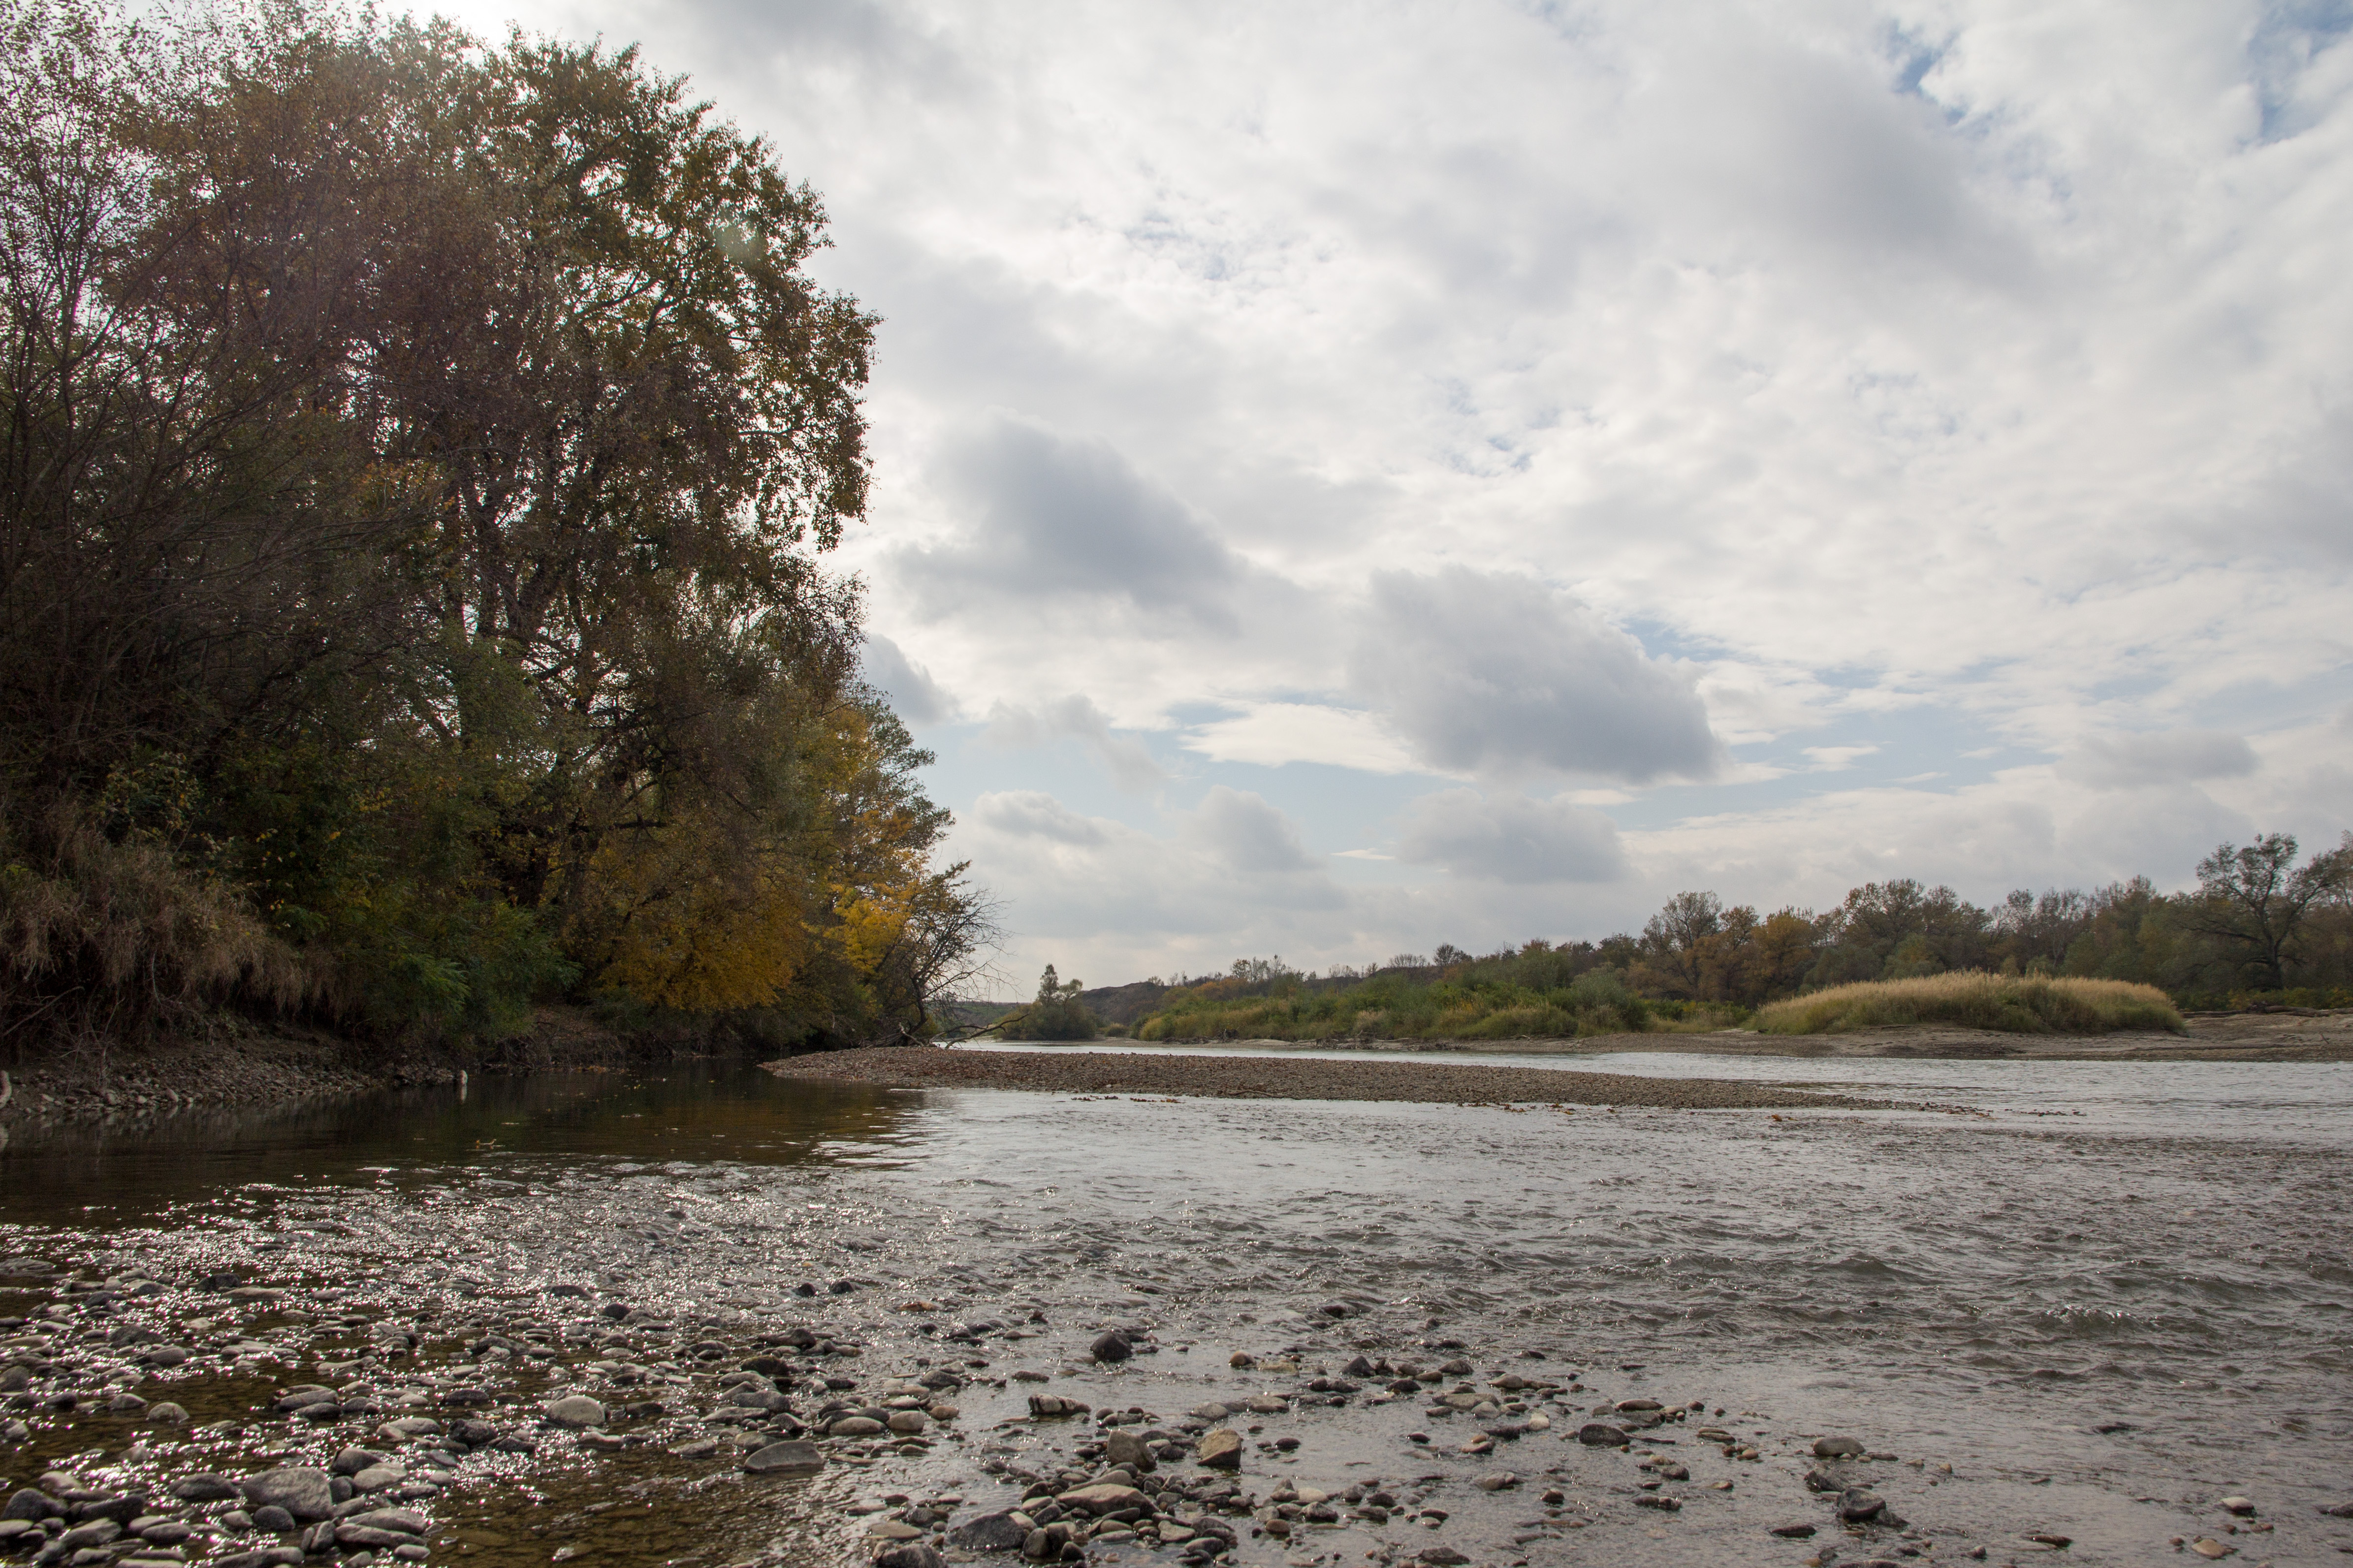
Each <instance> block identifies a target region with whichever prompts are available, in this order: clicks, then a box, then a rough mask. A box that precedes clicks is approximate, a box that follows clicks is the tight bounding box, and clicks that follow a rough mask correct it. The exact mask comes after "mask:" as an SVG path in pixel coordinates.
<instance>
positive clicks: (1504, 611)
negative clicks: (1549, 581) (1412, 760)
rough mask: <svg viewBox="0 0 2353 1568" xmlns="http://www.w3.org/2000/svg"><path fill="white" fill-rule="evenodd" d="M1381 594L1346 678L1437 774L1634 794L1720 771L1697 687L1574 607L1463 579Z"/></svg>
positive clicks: (1434, 579) (1491, 579)
mask: <svg viewBox="0 0 2353 1568" xmlns="http://www.w3.org/2000/svg"><path fill="white" fill-rule="evenodd" d="M1372 586H1373V592H1372V602H1371V604H1370V605H1369V606H1368V607H1367V608H1366V612H1365V614H1364V616H1363V617H1362V620H1361V622H1360V624H1359V626H1358V629H1357V634H1356V651H1355V653H1354V655H1353V657H1352V658H1351V660H1350V665H1349V670H1350V674H1351V675H1352V676H1353V677H1354V679H1355V680H1356V685H1357V686H1358V687H1359V688H1360V689H1362V690H1363V691H1365V692H1366V695H1367V696H1369V697H1370V698H1372V699H1373V700H1375V701H1377V702H1378V703H1379V704H1380V705H1381V706H1382V707H1383V708H1384V709H1385V710H1387V713H1388V719H1389V721H1390V722H1391V723H1393V724H1394V725H1396V727H1397V728H1398V731H1400V732H1401V733H1403V735H1404V736H1405V737H1406V739H1407V741H1408V742H1409V743H1410V744H1411V745H1412V746H1413V748H1414V751H1415V753H1416V754H1417V755H1418V756H1419V758H1420V759H1421V760H1422V761H1423V762H1424V763H1427V764H1429V765H1430V766H1431V767H1433V768H1436V769H1440V770H1442V771H1445V772H1450V773H1485V774H1493V775H1496V776H1501V777H1507V778H1508V777H1514V776H1525V774H1528V773H1535V772H1549V773H1567V774H1575V775H1584V776H1587V777H1595V778H1615V779H1624V780H1627V781H1629V782H1631V783H1636V784H1641V783H1647V782H1649V781H1651V780H1652V779H1657V778H1660V777H1662V776H1663V777H1675V776H1680V777H1700V776H1704V775H1705V774H1707V773H1711V772H1713V771H1714V770H1715V767H1716V766H1717V764H1718V762H1719V760H1720V748H1719V747H1718V746H1717V744H1716V741H1715V736H1714V735H1713V734H1711V733H1710V732H1709V731H1708V727H1707V714H1706V711H1705V710H1704V708H1703V707H1702V705H1701V703H1700V700H1699V698H1698V696H1697V695H1696V693H1694V690H1693V689H1692V681H1691V679H1690V678H1689V677H1687V676H1686V675H1684V674H1683V673H1682V672H1679V671H1677V670H1674V669H1672V668H1669V667H1667V666H1665V665H1662V664H1660V663H1657V662H1655V661H1653V660H1652V659H1651V658H1647V657H1646V656H1645V655H1644V654H1643V652H1642V647H1641V644H1640V643H1637V642H1636V641H1635V640H1634V639H1633V638H1632V637H1628V636H1627V635H1626V634H1625V633H1623V632H1620V631H1618V630H1617V629H1615V628H1614V627H1611V626H1608V625H1607V624H1605V623H1604V622H1602V621H1601V620H1600V619H1599V617H1598V616H1595V615H1594V614H1593V613H1592V612H1591V611H1590V610H1588V609H1587V608H1586V607H1585V606H1584V605H1580V604H1578V603H1577V601H1575V600H1574V599H1570V598H1567V597H1565V596H1564V595H1559V594H1556V593H1554V592H1553V591H1551V590H1550V589H1547V588H1546V587H1545V586H1544V585H1543V584H1540V583H1536V582H1535V581H1533V580H1531V579H1529V578H1525V577H1521V576H1516V575H1513V574H1502V573H1482V572H1472V571H1470V570H1468V569H1467V568H1463V567H1453V568H1451V569H1449V570H1447V571H1444V572H1440V573H1438V574H1433V575H1430V576H1415V575H1409V574H1405V573H1397V572H1384V573H1379V574H1376V575H1375V576H1374V578H1373V584H1372Z"/></svg>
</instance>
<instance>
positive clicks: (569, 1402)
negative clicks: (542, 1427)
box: [540, 1394, 605, 1426]
mask: <svg viewBox="0 0 2353 1568" xmlns="http://www.w3.org/2000/svg"><path fill="white" fill-rule="evenodd" d="M540 1408H541V1409H542V1410H543V1412H544V1413H545V1414H546V1416H547V1418H548V1420H550V1421H552V1422H554V1424H555V1425H556V1426H603V1425H604V1424H605V1407H604V1405H600V1404H599V1403H597V1402H596V1400H594V1399H591V1398H589V1397H588V1396H587V1395H586V1394H565V1396H564V1397H563V1398H561V1399H551V1400H549V1401H548V1402H547V1403H546V1404H545V1405H542V1406H541V1407H540Z"/></svg>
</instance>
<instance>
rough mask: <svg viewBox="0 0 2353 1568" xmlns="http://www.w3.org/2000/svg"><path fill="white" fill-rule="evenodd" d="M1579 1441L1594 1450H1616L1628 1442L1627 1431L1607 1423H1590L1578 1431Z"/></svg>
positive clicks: (1580, 1427)
mask: <svg viewBox="0 0 2353 1568" xmlns="http://www.w3.org/2000/svg"><path fill="white" fill-rule="evenodd" d="M1577 1441H1578V1442H1580V1443H1583V1444H1585V1445H1586V1446H1587V1447H1593V1448H1614V1447H1619V1446H1620V1445H1622V1444H1623V1443H1624V1442H1625V1441H1626V1433H1625V1429H1624V1428H1622V1427H1618V1426H1609V1425H1608V1424H1607V1423H1605V1422H1600V1421H1588V1422H1587V1423H1586V1424H1585V1425H1584V1426H1579V1427H1578V1428H1577Z"/></svg>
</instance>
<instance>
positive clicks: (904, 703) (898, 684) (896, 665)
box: [862, 633, 956, 724]
mask: <svg viewBox="0 0 2353 1568" xmlns="http://www.w3.org/2000/svg"><path fill="white" fill-rule="evenodd" d="M862 662H863V664H864V665H865V668H866V680H867V683H868V684H869V685H871V686H872V687H873V688H875V689H877V690H879V691H881V693H882V694H883V695H884V696H885V697H888V698H889V699H890V700H891V707H892V710H893V711H894V712H896V713H897V714H898V715H899V717H900V718H902V719H903V720H905V721H907V722H908V723H910V724H938V723H943V722H944V721H948V720H951V719H953V718H955V716H956V700H955V698H954V697H952V696H950V695H949V694H948V693H947V691H946V689H944V688H943V687H942V686H941V685H940V684H939V682H937V681H935V680H934V679H932V672H931V671H930V670H928V669H925V668H923V666H922V665H920V664H917V663H915V662H913V660H912V659H910V658H908V657H907V655H906V652H905V650H904V649H902V648H901V647H899V645H898V644H897V643H895V642H892V640H891V639H890V638H889V637H876V636H874V635H873V634H871V633H869V634H868V636H867V638H866V651H865V655H864V658H863V660H862Z"/></svg>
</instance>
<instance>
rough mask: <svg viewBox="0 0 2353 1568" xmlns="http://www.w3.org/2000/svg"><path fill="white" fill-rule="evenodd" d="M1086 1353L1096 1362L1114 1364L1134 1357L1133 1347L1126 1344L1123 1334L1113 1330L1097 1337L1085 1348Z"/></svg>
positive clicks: (1125, 1337)
mask: <svg viewBox="0 0 2353 1568" xmlns="http://www.w3.org/2000/svg"><path fill="white" fill-rule="evenodd" d="M1087 1352H1088V1353H1089V1354H1091V1355H1092V1356H1093V1357H1094V1358H1095V1360H1097V1361H1100V1362H1116V1361H1125V1360H1126V1359H1127V1358H1128V1357H1130V1356H1132V1355H1134V1353H1135V1347H1134V1345H1131V1344H1129V1343H1128V1342H1127V1336H1126V1335H1125V1334H1123V1333H1121V1332H1120V1331H1118V1330H1117V1329H1113V1330H1112V1331H1110V1332H1109V1333H1107V1334H1103V1335H1102V1336H1100V1337H1098V1338H1097V1339H1096V1341H1095V1342H1094V1343H1092V1344H1091V1345H1089V1346H1088V1347H1087Z"/></svg>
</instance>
